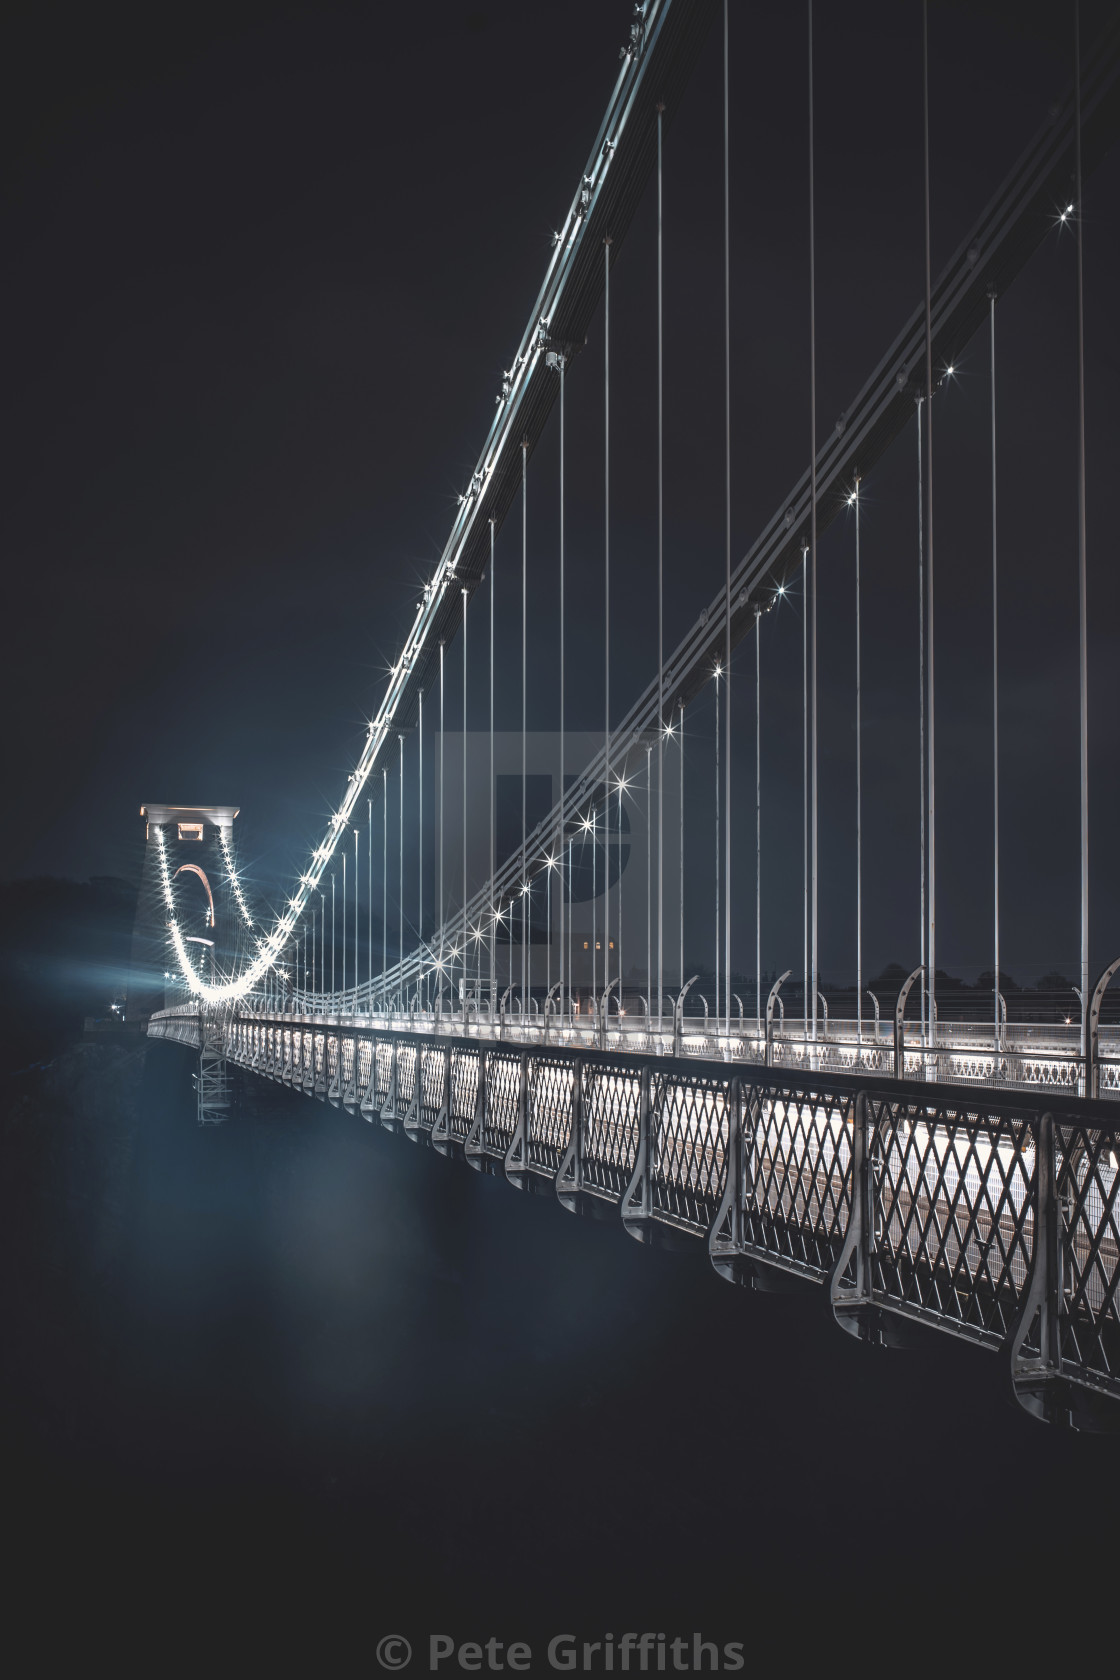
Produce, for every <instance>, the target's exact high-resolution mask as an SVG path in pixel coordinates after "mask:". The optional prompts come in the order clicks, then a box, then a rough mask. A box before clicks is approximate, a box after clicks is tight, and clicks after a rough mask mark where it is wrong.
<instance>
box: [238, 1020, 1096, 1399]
mask: <svg viewBox="0 0 1120 1680" xmlns="http://www.w3.org/2000/svg"><path fill="white" fill-rule="evenodd" d="M228 1053H229V1055H230V1057H231V1059H232V1060H234V1061H236V1062H239V1063H240V1064H241V1065H243V1066H245V1067H248V1068H251V1069H252V1070H253V1071H256V1072H258V1073H264V1074H268V1075H271V1076H272V1077H273V1078H276V1079H281V1080H284V1081H285V1082H288V1083H292V1084H294V1085H296V1086H299V1087H301V1088H302V1089H304V1090H307V1091H309V1092H314V1093H315V1094H317V1095H319V1096H321V1097H324V1098H326V1099H328V1100H330V1101H333V1102H336V1103H338V1104H340V1105H342V1106H347V1107H352V1108H354V1109H355V1110H359V1111H360V1112H362V1113H363V1114H365V1115H366V1116H367V1117H368V1118H370V1119H371V1120H373V1119H378V1118H379V1119H380V1120H381V1121H382V1122H383V1123H384V1124H385V1125H386V1126H388V1127H389V1128H390V1129H393V1130H404V1131H407V1132H408V1133H410V1134H411V1135H412V1136H414V1137H417V1138H420V1139H427V1140H428V1141H430V1142H431V1143H432V1144H433V1145H434V1146H435V1147H437V1148H440V1149H442V1150H444V1151H445V1152H448V1153H450V1152H457V1151H461V1152H462V1153H463V1154H464V1155H465V1157H466V1159H467V1160H468V1161H469V1162H470V1163H471V1164H472V1165H473V1166H475V1167H476V1168H478V1169H479V1170H483V1171H488V1172H494V1173H499V1174H502V1173H504V1174H505V1176H506V1177H508V1178H509V1179H510V1180H511V1182H513V1183H514V1184H517V1185H519V1186H520V1187H522V1188H532V1187H537V1188H540V1189H544V1190H546V1191H547V1190H550V1189H551V1190H553V1191H554V1192H555V1194H556V1195H557V1196H558V1198H559V1199H560V1201H561V1203H562V1204H563V1205H564V1206H565V1207H567V1208H569V1209H570V1210H572V1211H575V1212H580V1213H585V1214H586V1213H591V1214H594V1213H596V1212H598V1213H599V1214H601V1215H602V1214H607V1215H609V1214H610V1213H611V1211H612V1210H613V1209H617V1210H618V1212H619V1213H620V1214H621V1218H622V1221H623V1224H624V1225H625V1227H626V1228H627V1229H628V1230H629V1231H630V1232H631V1234H632V1235H634V1236H635V1237H637V1238H638V1239H639V1240H641V1241H644V1242H651V1243H668V1244H670V1245H673V1244H679V1243H681V1242H684V1243H688V1242H689V1241H705V1242H706V1243H707V1246H708V1252H709V1254H710V1257H711V1259H712V1263H713V1265H714V1266H715V1268H716V1270H717V1271H719V1272H720V1274H721V1275H722V1276H724V1277H727V1278H729V1279H731V1280H732V1281H734V1282H737V1283H742V1284H747V1285H750V1286H752V1287H762V1288H767V1287H772V1286H773V1285H774V1282H775V1280H777V1279H780V1278H782V1277H785V1278H786V1279H801V1280H802V1281H804V1282H813V1283H817V1284H821V1285H824V1286H825V1287H827V1289H828V1291H829V1299H830V1302H831V1306H832V1310H833V1313H834V1315H835V1317H836V1319H837V1321H838V1322H839V1323H840V1324H841V1326H842V1327H843V1328H844V1329H846V1330H848V1331H850V1332H851V1333H852V1334H854V1335H857V1336H859V1337H861V1338H862V1339H865V1340H868V1341H872V1342H879V1343H886V1344H897V1343H899V1342H900V1341H905V1340H906V1339H908V1338H912V1337H913V1336H914V1335H915V1334H917V1335H920V1334H922V1333H923V1332H924V1331H925V1330H938V1331H941V1332H946V1331H947V1332H950V1333H952V1334H954V1335H956V1336H958V1337H960V1338H963V1339H964V1340H967V1341H970V1342H973V1343H975V1344H976V1345H978V1346H981V1347H986V1348H989V1349H994V1350H999V1351H1000V1352H1001V1353H1002V1354H1003V1356H1004V1358H1005V1360H1006V1361H1007V1363H1008V1368H1009V1370H1010V1373H1011V1378H1012V1382H1013V1385H1014V1389H1015V1392H1016V1394H1017V1396H1018V1398H1019V1399H1020V1401H1021V1402H1022V1403H1023V1404H1024V1405H1025V1406H1027V1407H1028V1409H1029V1410H1031V1411H1032V1412H1035V1413H1036V1414H1037V1415H1039V1416H1044V1417H1051V1418H1060V1419H1064V1420H1065V1421H1075V1422H1077V1423H1078V1424H1080V1425H1086V1426H1090V1427H1098V1426H1100V1424H1101V1422H1102V1420H1103V1419H1107V1418H1109V1417H1112V1418H1114V1419H1115V1421H1116V1422H1117V1423H1118V1424H1120V1170H1118V1165H1120V1163H1118V1152H1120V1114H1118V1113H1117V1111H1116V1109H1115V1108H1114V1107H1113V1106H1112V1105H1111V1104H1106V1103H1101V1102H1087V1101H1085V1100H1083V1099H1079V1098H1077V1097H1076V1096H1072V1095H1070V1094H1068V1093H1067V1092H1065V1091H1062V1090H1057V1091H1054V1092H1046V1091H1041V1090H1037V1089H1035V1090H1025V1091H1019V1092H1015V1091H1011V1090H1005V1091H1004V1090H998V1089H980V1088H976V1087H968V1086H961V1085H955V1086H954V1085H948V1084H946V1083H934V1082H929V1081H925V1082H923V1081H919V1080H912V1081H911V1080H908V1081H906V1082H905V1083H902V1082H899V1081H897V1080H894V1079H889V1078H883V1077H876V1076H875V1075H873V1074H869V1073H868V1072H867V1071H866V1070H865V1069H862V1068H860V1069H857V1070H856V1071H855V1072H847V1073H843V1072H836V1071H834V1070H830V1069H821V1068H817V1069H813V1068H810V1067H807V1066H805V1067H790V1066H780V1065H775V1066H770V1067H765V1066H761V1065H758V1064H740V1063H735V1062H733V1063H728V1062H724V1061H716V1060H712V1059H704V1058H701V1057H678V1058H672V1057H668V1056H664V1057H658V1056H651V1055H649V1054H645V1053H636V1052H634V1051H630V1052H627V1051H624V1050H620V1049H618V1048H617V1047H608V1048H606V1049H601V1048H599V1047H597V1046H584V1045H560V1044H550V1045H548V1046H545V1045H543V1044H538V1045H526V1044H513V1043H509V1042H503V1041H498V1040H493V1039H490V1040H487V1039H485V1038H477V1037H470V1038H468V1037H462V1036H460V1037H453V1036H450V1035H449V1034H447V1033H418V1032H415V1031H412V1030H409V1029H407V1028H406V1029H404V1030H392V1029H389V1028H386V1027H384V1026H382V1025H381V1024H379V1023H373V1024H371V1023H366V1022H362V1021H360V1020H355V1019H354V1018H349V1019H347V1018H343V1019H340V1020H338V1021H323V1020H314V1019H311V1018H308V1019H306V1020H299V1019H293V1018H292V1017H290V1016H273V1017H268V1018H262V1017H261V1016H259V1015H248V1014H246V1015H241V1016H239V1017H237V1018H236V1019H235V1020H234V1021H233V1023H232V1024H231V1027H230V1034H229V1041H228Z"/></svg>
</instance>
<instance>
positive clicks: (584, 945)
mask: <svg viewBox="0 0 1120 1680" xmlns="http://www.w3.org/2000/svg"><path fill="white" fill-rule="evenodd" d="M583 948H584V950H585V951H586V949H587V941H586V939H585V940H584V942H583Z"/></svg>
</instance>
